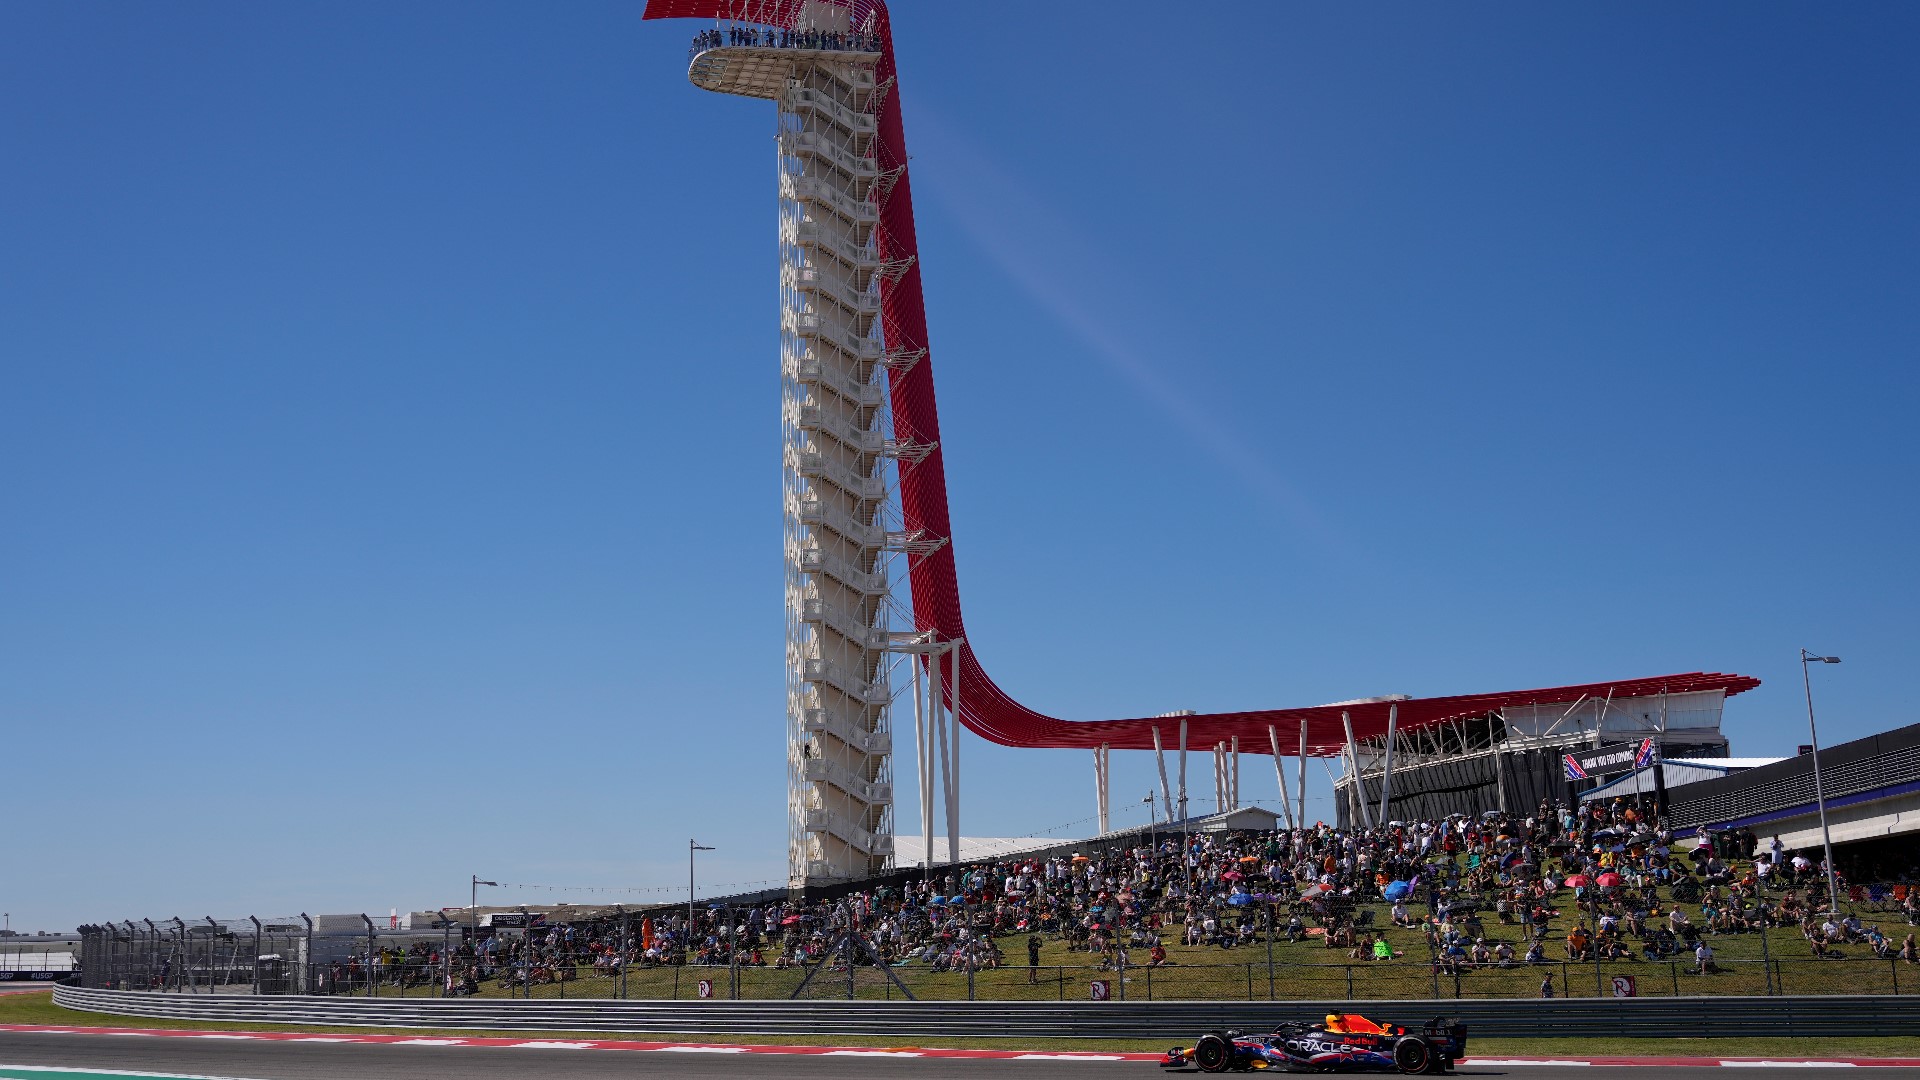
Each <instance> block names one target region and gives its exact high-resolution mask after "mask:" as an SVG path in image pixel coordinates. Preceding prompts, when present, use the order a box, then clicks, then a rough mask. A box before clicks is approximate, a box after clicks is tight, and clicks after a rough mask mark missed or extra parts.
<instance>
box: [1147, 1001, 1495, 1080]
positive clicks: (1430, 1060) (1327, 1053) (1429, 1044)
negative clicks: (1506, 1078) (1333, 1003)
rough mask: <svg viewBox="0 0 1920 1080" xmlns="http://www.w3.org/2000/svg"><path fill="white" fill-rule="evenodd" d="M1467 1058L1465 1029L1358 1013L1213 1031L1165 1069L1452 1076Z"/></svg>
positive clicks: (1180, 1050)
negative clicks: (1412, 1025)
mask: <svg viewBox="0 0 1920 1080" xmlns="http://www.w3.org/2000/svg"><path fill="white" fill-rule="evenodd" d="M1466 1055H1467V1025H1465V1024H1462V1023H1459V1022H1458V1021H1448V1020H1431V1021H1428V1022H1427V1023H1426V1024H1425V1025H1424V1026H1423V1027H1421V1028H1420V1030H1418V1031H1410V1030H1408V1029H1407V1028H1403V1027H1401V1026H1399V1025H1398V1024H1376V1023H1374V1022H1373V1021H1371V1020H1369V1019H1367V1018H1366V1017H1364V1016H1360V1015H1358V1014H1356V1013H1331V1014H1329V1015H1328V1016H1327V1018H1326V1021H1325V1022H1324V1023H1319V1024H1306V1023H1287V1024H1281V1025H1280V1026H1279V1027H1277V1028H1274V1029H1273V1032H1272V1034H1269V1035H1248V1034H1245V1033H1243V1032H1239V1031H1224V1032H1221V1031H1214V1032H1208V1033H1207V1034H1205V1035H1202V1036H1200V1039H1199V1041H1198V1042H1195V1043H1194V1044H1193V1045H1192V1046H1176V1047H1174V1048H1173V1049H1171V1050H1169V1051H1167V1056H1166V1057H1164V1058H1162V1059H1161V1061H1160V1067H1161V1068H1163V1069H1185V1068H1189V1067H1192V1068H1197V1069H1199V1070H1200V1071H1201V1072H1207V1073H1220V1072H1252V1071H1255V1070H1261V1069H1284V1070H1286V1071H1289V1072H1403V1073H1444V1072H1451V1071H1452V1070H1453V1066H1454V1064H1455V1063H1456V1062H1459V1061H1463V1060H1465V1059H1466Z"/></svg>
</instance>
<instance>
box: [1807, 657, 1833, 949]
mask: <svg viewBox="0 0 1920 1080" xmlns="http://www.w3.org/2000/svg"><path fill="white" fill-rule="evenodd" d="M1809 661H1818V662H1819V663H1822V664H1837V663H1839V662H1840V658H1839V657H1837V656H1819V655H1816V654H1814V653H1810V652H1808V651H1807V650H1805V649H1801V650H1800V682H1801V685H1803V686H1805V687H1806V690H1807V734H1808V736H1809V737H1811V738H1812V739H1813V801H1814V802H1815V803H1816V804H1818V805H1819V807H1820V844H1821V847H1822V848H1824V849H1825V851H1826V858H1827V906H1828V909H1829V910H1831V911H1835V912H1838V911H1839V910H1840V886H1839V885H1838V884H1837V883H1836V880H1835V877H1834V873H1833V833H1832V832H1831V831H1829V830H1828V829H1827V793H1826V790H1825V789H1824V788H1822V787H1821V786H1820V729H1819V728H1817V727H1815V726H1814V723H1813V678H1812V677H1811V676H1810V675H1808V674H1807V663H1808V662H1809Z"/></svg>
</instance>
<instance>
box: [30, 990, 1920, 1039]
mask: <svg viewBox="0 0 1920 1080" xmlns="http://www.w3.org/2000/svg"><path fill="white" fill-rule="evenodd" d="M54 1001H55V1002H56V1003H58V1004H60V1005H62V1006H64V1007H66V1008H69V1009H77V1010H82V1011H86V1012H95V1013H108V1014H113V1015H115V1016H119V1017H126V1016H134V1017H162V1018H167V1019H173V1020H186V1021H199V1022H234V1021H244V1022H255V1023H270V1024H282V1025H291V1026H296V1027H298V1026H303V1025H332V1026H344V1027H354V1026H365V1027H398V1028H441V1029H458V1030H501V1031H552V1032H562V1031H581V1032H586V1031H592V1032H620V1033H626V1034H636V1035H638V1034H659V1033H668V1032H671V1033H674V1034H678V1035H723V1034H725V1035H739V1034H752V1035H826V1036H898V1037H904V1038H921V1037H964V1036H994V1037H999V1038H1023V1039H1024V1038H1033V1039H1043V1038H1142V1039H1167V1040H1186V1039H1191V1038H1193V1037H1194V1036H1196V1035H1198V1034H1200V1033H1202V1032H1205V1031H1209V1030H1213V1029H1219V1028H1229V1027H1237V1028H1241V1029H1243V1030H1248V1031H1258V1030H1268V1029H1271V1028H1272V1027H1273V1026H1275V1025H1277V1024H1279V1023H1282V1022H1285V1021H1289V1020H1311V1019H1316V1018H1318V1017H1319V1016H1321V1015H1322V1014H1324V1013H1326V1012H1330V1011H1340V1010H1342V1009H1345V1008H1346V1007H1347V1002H1346V1001H1345V1000H1331V1001H1329V1000H1317V1001H1271V1002H1268V1001H1262V1002H1246V1001H1153V1002H1146V1001H1132V1000H1129V1001H1117V1000H1109V1001H1075V1002H1064V1003H1063V1002H1044V1001H1026V1002H1018V1001H1016V1002H988V1001H914V1002H908V1001H891V1002H889V1001H779V1002H770V1001H722V1000H712V1001H701V1000H694V1001H677V1002H675V1001H606V1000H599V1001H595V1000H568V1001H557V1000H533V1001H528V1000H524V999H522V1000H507V999H499V1000H487V999H475V998H468V999H452V998H414V999H401V998H381V997H373V998H366V997H348V996H340V995H334V996H325V997H316V996H280V997H276V996H256V995H252V994H233V995H226V994H213V995H209V994H199V995H185V994H169V993H155V992H140V991H118V990H94V989H88V988H85V987H77V986H58V987H55V989H54ZM1364 1011H1365V1013H1366V1015H1368V1016H1369V1017H1371V1018H1373V1019H1375V1020H1381V1021H1390V1022H1393V1023H1400V1024H1408V1025H1412V1024H1417V1023H1420V1022H1422V1021H1425V1020H1428V1019H1431V1018H1433V1017H1434V1016H1435V1015H1436V1014H1437V1015H1442V1016H1446V1017H1449V1018H1454V1019H1458V1020H1461V1021H1463V1022H1465V1023H1466V1024H1467V1026H1468V1031H1469V1042H1468V1054H1469V1056H1471V1054H1472V1049H1473V1047H1472V1041H1471V1040H1472V1038H1474V1037H1482V1038H1486V1037H1501V1038H1526V1037H1533V1036H1541V1035H1549V1034H1552V1035H1566V1034H1575V1035H1595V1036H1608V1037H1620V1038H1678V1037H1688V1036H1701V1035H1717V1036H1757V1035H1767V1036H1802V1037H1823V1038H1836V1037H1847V1036H1873V1035H1915V1034H1920V996H1915V997H1900V998H1888V997H1857V996H1838V995H1836V996H1827V997H1799V996H1784V997H1760V998H1753V997H1731V996H1729V997H1678V998H1587V999H1579V998H1571V999H1569V998H1554V999H1550V1000H1541V999H1537V998H1535V999H1524V1000H1487V999H1479V1000H1475V999H1461V1000H1458V1001H1449V1002H1445V1003H1443V1004H1440V1005H1436V1003H1434V1002H1433V1001H1431V1000H1413V1001H1377V1002H1371V1003H1369V1004H1368V1005H1367V1007H1366V1009H1365V1010H1364Z"/></svg>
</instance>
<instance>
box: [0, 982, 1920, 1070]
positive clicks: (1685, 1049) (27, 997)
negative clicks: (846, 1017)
mask: <svg viewBox="0 0 1920 1080" xmlns="http://www.w3.org/2000/svg"><path fill="white" fill-rule="evenodd" d="M0 1024H46V1025H62V1026H74V1027H138V1028H151V1029H166V1030H187V1029H190V1030H198V1031H242V1032H244V1031H305V1032H315V1033H320V1034H393V1035H449V1036H463V1035H464V1036H499V1037H504V1038H527V1039H532V1038H563V1039H564V1038H581V1037H591V1038H596V1039H636V1040H643V1041H662V1040H676V1039H686V1037H685V1036H679V1035H673V1034H670V1033H660V1032H604V1031H593V1032H581V1031H473V1030H468V1029H455V1028H362V1027H328V1026H324V1025H274V1024H239V1023H231V1022H226V1021H218V1020H204V1021H203V1020H163V1019H149V1018H146V1017H126V1016H112V1015H107V1014H102V1013H87V1012H76V1011H73V1010H70V1009H63V1008H60V1007H59V1006H57V1005H55V1004H54V1003H53V1000H52V995H51V994H7V995H3V996H0ZM687 1041H694V1042H701V1043H718V1044H737V1045H785V1046H872V1047H891V1048H903V1046H904V1045H905V1043H906V1042H912V1043H913V1045H916V1046H919V1045H937V1046H939V1047H943V1048H947V1047H951V1048H956V1049H977V1050H1009V1049H1013V1050H1017V1049H1025V1048H1028V1047H1031V1046H1033V1045H1034V1043H1035V1042H1036V1040H1033V1039H964V1038H952V1039H947V1038H943V1039H939V1040H937V1042H934V1043H921V1042H918V1041H913V1040H903V1039H901V1038H870V1037H859V1036H851V1035H812V1036H809V1035H767V1036H751V1035H711V1036H709V1035H703V1036H698V1037H696V1038H694V1039H690V1040H687ZM1048 1042H1049V1045H1050V1046H1052V1047H1054V1048H1056V1049H1063V1050H1085V1051H1105V1052H1109V1053H1119V1052H1131V1053H1155V1052H1158V1051H1160V1050H1164V1049H1166V1046H1165V1045H1164V1042H1165V1041H1164V1040H1157V1039H1152V1040H1149V1039H1074V1038H1060V1039H1053V1040H1049V1041H1048ZM1469 1048H1470V1049H1471V1051H1472V1053H1473V1055H1474V1056H1476V1057H1529V1056H1563V1057H1577V1056H1582V1055H1594V1056H1609V1055H1656V1054H1657V1055H1684V1056H1688V1057H1920V1037H1913V1036H1905V1037H1889V1038H1851V1039H1788V1038H1779V1039H1755V1038H1738V1039H1620V1038H1600V1039H1586V1038H1558V1039H1474V1040H1472V1041H1471V1042H1470V1043H1469Z"/></svg>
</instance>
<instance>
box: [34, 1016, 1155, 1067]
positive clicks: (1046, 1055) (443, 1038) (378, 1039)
mask: <svg viewBox="0 0 1920 1080" xmlns="http://www.w3.org/2000/svg"><path fill="white" fill-rule="evenodd" d="M0 1031H20V1032H30V1033H39V1034H43V1035H112V1036H144V1037H148V1038H156V1039H223V1040H249V1039H251V1040H258V1041H260V1042H294V1043H380V1044H386V1045H389V1046H479V1047H496V1048H507V1049H528V1050H635V1051H644V1052H649V1053H668V1054H671V1053H680V1054H789V1055H794V1054H798V1055H814V1056H821V1057H871V1058H988V1059H996V1060H1002V1061H1158V1060H1160V1055H1159V1054H1097V1053H1086V1052H1077V1051H1057V1052H1056V1051H1050V1050H952V1049H939V1048H935V1047H921V1046H898V1047H877V1046H749V1045H745V1044H736V1043H701V1042H640V1041H636V1040H630V1039H514V1038H499V1037H483V1036H472V1037H468V1036H456V1035H371V1034H369V1035H358V1034H354V1035H338V1034H332V1035H318V1034H312V1033H308V1032H299V1031H184V1030H176V1029H161V1028H103V1027H68V1026H59V1027H56V1026H52V1025H46V1024H0Z"/></svg>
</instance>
